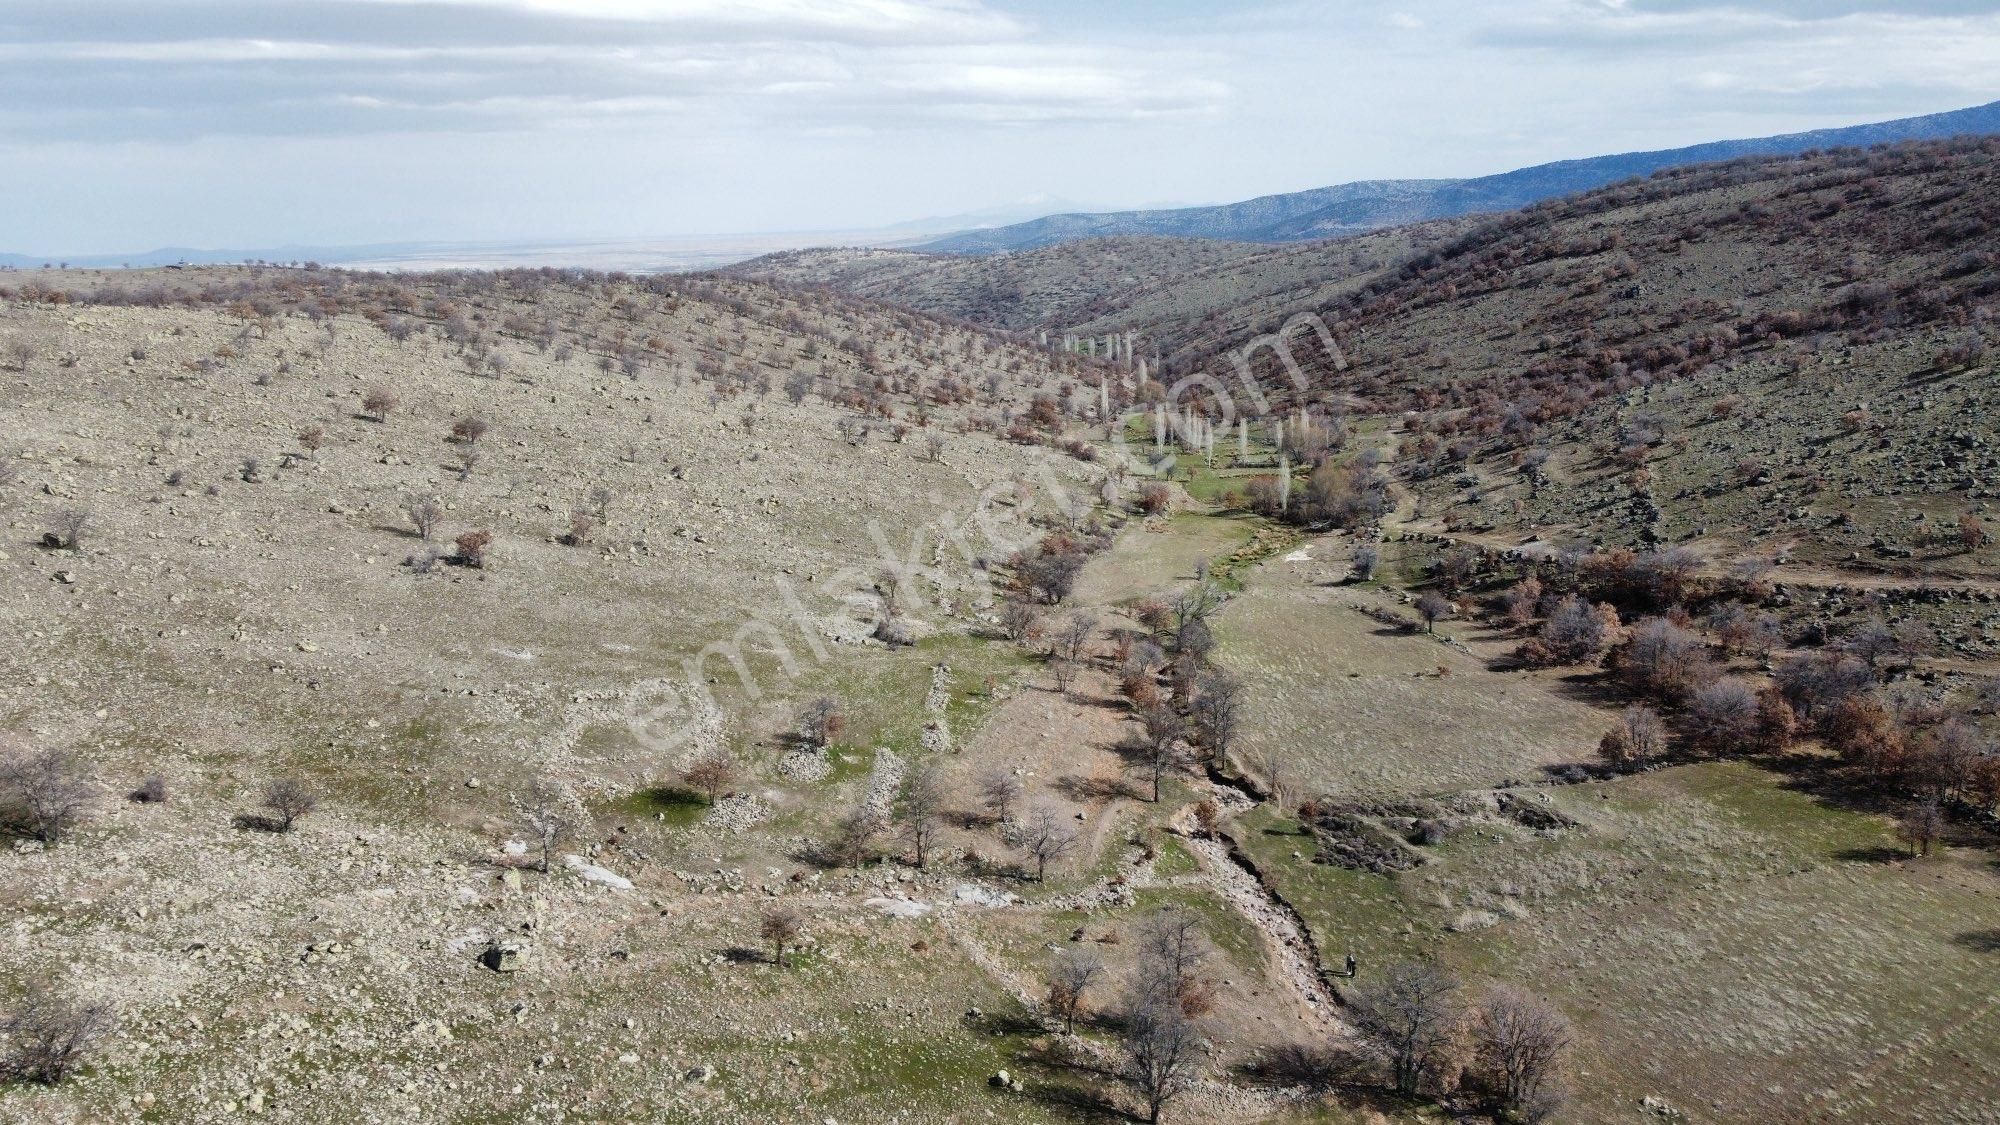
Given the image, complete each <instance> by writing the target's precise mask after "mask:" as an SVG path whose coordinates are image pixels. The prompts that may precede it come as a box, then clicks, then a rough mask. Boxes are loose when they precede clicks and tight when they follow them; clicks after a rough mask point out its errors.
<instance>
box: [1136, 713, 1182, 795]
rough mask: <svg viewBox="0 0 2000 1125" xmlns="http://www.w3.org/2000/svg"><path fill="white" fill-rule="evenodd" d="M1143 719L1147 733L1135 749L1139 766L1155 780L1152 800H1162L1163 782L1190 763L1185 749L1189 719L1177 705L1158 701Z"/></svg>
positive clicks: (1141, 718) (1142, 716) (1153, 781)
mask: <svg viewBox="0 0 2000 1125" xmlns="http://www.w3.org/2000/svg"><path fill="white" fill-rule="evenodd" d="M1140 720H1141V722H1142V723H1143V724H1144V733H1143V734H1142V735H1141V736H1140V738H1139V740H1138V743H1137V745H1136V746H1135V747H1134V749H1135V750H1136V751H1137V755H1136V756H1137V761H1138V765H1139V768H1140V769H1141V770H1142V771H1143V772H1144V773H1145V775H1146V776H1147V778H1148V779H1150V781H1151V782H1152V786H1153V796H1152V800H1153V801H1155V802H1158V801H1159V799H1160V783H1161V782H1163V781H1165V780H1166V778H1167V775H1169V774H1171V773H1173V772H1175V771H1176V770H1178V769H1180V768H1181V767H1182V766H1183V765H1185V764H1186V760H1187V756H1186V754H1185V753H1184V752H1183V751H1182V749H1181V735H1182V734H1183V733H1185V730H1186V723H1185V722H1184V721H1183V720H1182V719H1181V717H1180V715H1178V714H1177V713H1175V711H1174V709H1173V708H1171V707H1168V706H1166V705H1164V704H1158V703H1156V704H1154V705H1153V706H1151V707H1148V708H1147V709H1146V711H1145V713H1144V714H1142V715H1141V716H1140Z"/></svg>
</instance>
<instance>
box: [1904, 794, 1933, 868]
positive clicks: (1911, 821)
mask: <svg viewBox="0 0 2000 1125" xmlns="http://www.w3.org/2000/svg"><path fill="white" fill-rule="evenodd" d="M1896 834H1897V835H1898V836H1901V837H1902V838H1903V842H1904V843H1906V844H1908V845H1910V854H1911V855H1915V856H1928V855H1930V854H1931V847H1932V845H1934V844H1936V843H1937V838H1938V837H1939V836H1942V835H1944V808H1943V806H1942V805H1941V804H1940V802H1939V801H1938V799H1937V798H1935V797H1926V798H1925V799H1923V800H1921V801H1919V802H1917V803H1916V804H1914V805H1911V806H1910V807H1909V808H1908V809H1907V810H1905V811H1904V813H1903V815H1902V816H1900V817H1898V818H1897V819H1896Z"/></svg>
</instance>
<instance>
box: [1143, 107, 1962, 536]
mask: <svg viewBox="0 0 2000 1125" xmlns="http://www.w3.org/2000/svg"><path fill="white" fill-rule="evenodd" d="M1996 157H2000V143H1996V142H1993V141H1975V142H1958V143H1939V144H1926V145H1913V146H1904V147H1900V148H1893V149H1885V150H1874V151H1865V152H1864V151H1859V150H1844V151H1840V152H1834V153H1826V154H1820V155H1816V156H1811V157H1806V158H1800V159H1777V160H1762V161H1757V160H1743V161H1736V162H1731V163H1728V164H1722V165H1711V166H1704V167H1701V168H1696V169H1686V170H1680V171H1675V172H1669V173H1663V174H1661V175H1659V176H1656V177H1654V178H1653V179H1651V180H1649V181H1646V182H1644V183H1637V184H1630V185H1621V186H1619V187H1616V188H1610V189H1605V190H1603V191H1599V192H1595V193H1590V194H1587V195H1583V196H1579V197H1575V198H1572V199H1567V200H1563V201H1559V202H1554V203H1549V204H1543V205H1540V206H1537V207H1534V208H1530V209H1528V210H1525V211H1521V212H1518V213H1515V214H1512V215H1508V216H1505V217H1503V218H1500V219H1496V220H1493V221H1491V222H1489V223H1487V224H1485V225H1482V226H1481V227H1479V228H1478V229H1475V230H1472V231H1470V232H1467V233H1465V234H1464V235H1462V236H1461V237H1458V238H1456V239H1454V240H1452V241H1450V242H1449V243H1448V244H1445V245H1442V246H1439V247H1436V248H1435V249H1433V250H1430V251H1427V252H1424V253H1420V254H1418V255H1416V256H1414V257H1411V258H1409V259H1408V260H1406V261H1404V262H1403V263H1402V264H1401V265H1399V266H1398V267H1396V268H1394V269H1393V270H1387V271H1383V272H1381V273H1380V274H1378V275H1377V276H1375V277H1373V278H1372V279H1369V280H1367V281H1366V282H1365V283H1364V284H1357V285H1351V286H1350V290H1351V291H1350V292H1347V293H1345V294H1343V295H1341V296H1339V297H1337V298H1336V299H1334V300H1332V301H1330V302H1328V303H1326V304H1324V305H1322V306H1320V308H1319V309H1318V312H1319V313H1320V314H1321V315H1322V317H1323V318H1324V319H1325V320H1326V321H1327V322H1328V323H1329V324H1332V325H1333V326H1334V328H1335V331H1336V333H1337V335H1338V336H1339V338H1340V340H1341V342H1342V349H1343V351H1344V352H1345V357H1344V358H1345V359H1346V360H1347V361H1348V366H1346V367H1344V368H1340V369H1336V368H1335V367H1334V366H1333V365H1332V363H1331V362H1330V360H1329V358H1328V357H1326V356H1324V355H1320V356H1318V359H1317V361H1316V362H1317V364H1318V366H1317V368H1316V370H1315V371H1314V372H1313V378H1314V381H1315V386H1314V391H1313V394H1312V396H1311V397H1313V398H1315V399H1316V400H1317V401H1318V402H1319V403H1320V404H1321V407H1322V408H1323V409H1324V408H1331V407H1333V406H1335V405H1336V404H1337V405H1338V406H1339V407H1340V408H1342V409H1348V408H1355V409H1360V410H1363V411H1369V412H1377V413H1382V414H1387V415H1390V416H1392V417H1394V418H1396V419H1397V432H1398V434H1399V435H1400V442H1401V454H1402V473H1403V475H1404V476H1405V477H1406V478H1407V479H1408V480H1409V481H1410V482H1412V483H1413V484H1414V485H1415V486H1416V487H1417V488H1418V489H1419V490H1420V491H1421V493H1422V495H1423V500H1424V502H1425V504H1426V505H1427V506H1428V507H1429V510H1430V511H1431V513H1433V514H1435V515H1436V516H1438V517H1439V518H1441V519H1444V520H1447V521H1450V522H1452V523H1453V524H1455V525H1463V526H1466V527H1472V528H1486V529H1494V530H1498V531H1502V532H1506V533H1509V534H1527V533H1530V532H1540V533H1542V534H1544V535H1545V536H1547V535H1556V536H1563V537H1575V538H1578V539H1581V540H1584V541H1592V540H1595V541H1609V542H1621V543H1665V542H1687V541H1706V542H1709V543H1710V545H1711V546H1712V547H1713V548H1714V549H1715V550H1716V551H1718V552H1721V553H1727V554H1742V553H1757V554H1760V555H1763V556H1765V557H1771V556H1774V555H1780V554H1787V555H1796V556H1798V557H1800V558H1806V559H1812V560H1815V561H1821V562H1828V563H1843V564H1846V563H1868V564H1887V563H1911V562H1914V561H1918V560H1928V561H1929V563H1930V564H1931V565H1932V567H1933V569H1936V570H1940V571H1959V570H1971V571H1977V572H1982V573H1983V572H1987V571H1990V570H1992V569H1994V567H1995V564H1996V563H2000V559H1995V558H1994V557H1993V556H1992V555H1991V553H1990V552H1989V551H1987V550H1985V549H1984V548H1980V549H1976V550H1972V551H1960V550H1959V548H1958V543H1959V538H1958V537H1959V530H1958V521H1959V518H1960V517H1961V516H1963V515H1966V514H1968V513H1972V514H1978V513H1980V512H1983V506H1984V504H1985V502H1986V501H1987V500H1988V499H1990V498H1991V495H1992V494H1991V492H1990V487H1991V486H1990V479H1991V472H1992V470H1993V469H1995V468H2000V461H1996V460H1995V459H1994V455H1993V453H1992V452H1990V449H1991V445H1992V443H1993V442H1994V440H1995V439H1996V438H2000V433H1996V432H1995V431H1993V429H1992V427H1991V423H1990V419H1991V418H1992V417H1993V416H1994V410H1993V407H1994V404H1995V400H1994V396H1995V394H1996V390H1995V386H1994V382H1993V379H1992V377H1991V368H1990V358H1989V349H1990V345H1991V343H1992V342H1993V337H1994V335H1995V333H1996V327H2000V326H1996V324H1995V314H1996V311H2000V261H1997V260H1996V257H1995V255H1994V253H1993V251H1992V250H1991V249H1990V246H1991V239H1992V235H1993V232H1994V231H1995V230H1996V229H2000V159H1996ZM1289 311H1292V310H1289V309H1270V310H1265V311H1262V312H1260V313H1259V314H1258V315H1255V316H1251V317H1249V318H1248V320H1247V322H1246V323H1245V324H1244V326H1243V327H1241V328H1240V329H1238V330H1236V331H1234V332H1226V333H1222V334H1218V335H1212V336H1204V337H1202V338H1199V339H1197V340H1195V341H1193V342H1191V343H1189V344H1187V345H1185V346H1184V347H1183V348H1182V349H1181V350H1180V351H1179V353H1177V355H1175V356H1174V358H1173V360H1172V362H1170V363H1169V371H1170V373H1171V372H1176V371H1184V370H1193V369H1194V368H1196V367H1198V366H1200V365H1201V364H1202V363H1203V362H1206V361H1208V360H1209V359H1210V358H1211V357H1216V356H1226V355H1228V354H1229V353H1230V352H1231V351H1232V350H1233V349H1235V348H1237V347H1240V346H1241V345H1242V344H1243V343H1244V342H1245V341H1247V340H1248V339H1249V338H1250V337H1251V335H1252V334H1254V333H1256V332H1261V331H1265V330H1268V329H1269V328H1271V327H1273V326H1275V325H1276V324H1277V323H1278V322H1280V321H1281V319H1282V315H1283V314H1285V313H1287V312H1289ZM1303 354H1307V355H1314V354H1316V352H1315V351H1314V350H1313V349H1305V351H1304V352H1303ZM1263 359H1264V361H1265V362H1270V357H1269V356H1265V357H1263ZM1272 374H1273V375H1275V374H1276V373H1275V372H1272ZM1975 538H1976V536H1975Z"/></svg>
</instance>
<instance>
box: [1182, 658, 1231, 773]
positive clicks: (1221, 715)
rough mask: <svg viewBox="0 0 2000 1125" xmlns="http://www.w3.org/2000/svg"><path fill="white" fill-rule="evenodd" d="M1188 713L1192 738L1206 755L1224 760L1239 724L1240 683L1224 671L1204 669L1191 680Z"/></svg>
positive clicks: (1227, 755) (1226, 757)
mask: <svg viewBox="0 0 2000 1125" xmlns="http://www.w3.org/2000/svg"><path fill="white" fill-rule="evenodd" d="M1188 717H1189V719H1190V722H1191V726H1192V728H1193V732H1194V737H1195V740H1196V741H1198V742H1200V743H1201V746H1202V748H1203V749H1204V750H1206V751H1207V752H1208V755H1209V757H1211V758H1213V759H1216V760H1218V761H1226V760H1227V759H1228V757H1229V751H1230V749H1231V748H1232V747H1234V746H1235V744H1236V732H1237V729H1238V728H1239V727H1240V726H1241V725H1242V719H1243V685H1242V684H1241V683H1239V682H1238V681H1237V679H1236V678H1235V677H1234V676H1231V675H1230V674H1229V673H1227V672H1223V671H1209V672H1204V673H1203V674H1202V675H1201V676H1199V677H1198V678H1197V679H1196V680H1195V691H1194V706H1193V708H1192V709H1191V710H1190V712H1189V716H1188Z"/></svg>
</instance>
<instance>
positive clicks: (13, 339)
mask: <svg viewBox="0 0 2000 1125" xmlns="http://www.w3.org/2000/svg"><path fill="white" fill-rule="evenodd" d="M41 350H42V349H41V345H40V344H38V343H36V342H35V341H34V340H31V339H29V338H28V337H26V336H10V337H8V339H7V343H6V345H5V346H4V347H0V355H4V356H6V357H7V366H8V367H9V368H11V369H13V370H15V371H26V370H27V369H28V365H29V364H31V363H33V362H35V356H37V355H39V354H40V353H41Z"/></svg>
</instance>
